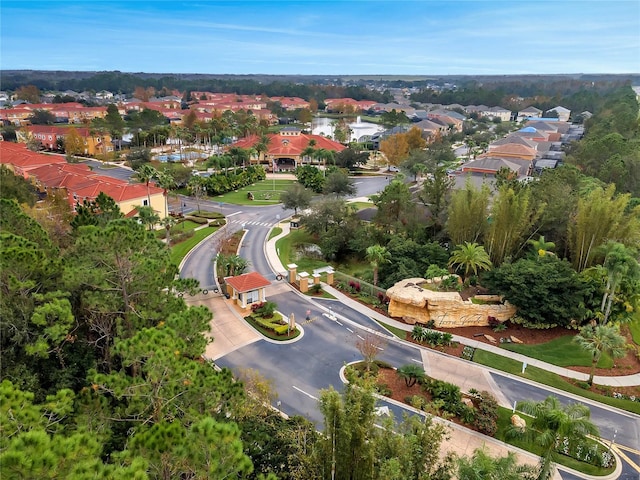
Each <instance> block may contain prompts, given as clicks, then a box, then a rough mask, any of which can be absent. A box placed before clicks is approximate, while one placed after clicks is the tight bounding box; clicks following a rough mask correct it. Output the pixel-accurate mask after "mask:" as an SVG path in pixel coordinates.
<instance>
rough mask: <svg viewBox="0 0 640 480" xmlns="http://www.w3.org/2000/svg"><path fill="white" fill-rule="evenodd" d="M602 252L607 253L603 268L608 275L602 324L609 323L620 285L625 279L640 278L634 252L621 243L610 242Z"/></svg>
mask: <svg viewBox="0 0 640 480" xmlns="http://www.w3.org/2000/svg"><path fill="white" fill-rule="evenodd" d="M602 250H603V251H604V252H605V253H606V256H605V259H604V264H603V267H604V269H605V271H606V273H607V284H606V287H605V291H604V295H603V296H602V305H601V306H600V310H601V311H602V314H603V317H602V318H603V320H602V323H607V321H608V320H609V316H610V315H611V306H612V304H613V299H614V297H615V296H616V292H617V291H618V287H619V286H620V283H622V280H623V279H624V278H626V279H627V280H629V281H634V280H637V279H638V278H640V265H639V264H638V261H637V260H636V259H635V257H634V254H633V252H632V251H631V250H630V249H629V248H627V247H626V246H625V245H623V244H621V243H617V242H608V243H607V244H606V245H604V246H603V247H602Z"/></svg>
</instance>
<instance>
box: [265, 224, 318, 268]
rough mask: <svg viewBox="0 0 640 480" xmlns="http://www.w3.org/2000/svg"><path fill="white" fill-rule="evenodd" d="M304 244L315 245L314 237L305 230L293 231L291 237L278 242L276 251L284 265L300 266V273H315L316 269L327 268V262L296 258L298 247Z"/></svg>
mask: <svg viewBox="0 0 640 480" xmlns="http://www.w3.org/2000/svg"><path fill="white" fill-rule="evenodd" d="M304 243H314V240H313V237H312V236H311V235H310V234H309V233H307V232H306V231H305V230H304V229H302V228H301V229H299V230H292V231H291V233H290V234H289V235H287V236H286V237H283V238H281V239H280V240H278V241H277V242H276V251H277V252H278V257H279V258H280V261H281V262H282V264H283V265H285V266H287V265H288V264H290V263H295V264H296V265H298V272H309V273H311V272H313V269H315V268H321V267H326V266H327V262H325V261H324V260H316V259H314V258H308V257H302V258H296V246H297V245H301V244H304Z"/></svg>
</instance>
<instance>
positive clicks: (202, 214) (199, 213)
mask: <svg viewBox="0 0 640 480" xmlns="http://www.w3.org/2000/svg"><path fill="white" fill-rule="evenodd" d="M190 215H191V216H193V217H202V218H208V219H209V220H213V219H224V214H222V213H220V212H207V211H204V210H198V211H196V212H192V213H191V214H190Z"/></svg>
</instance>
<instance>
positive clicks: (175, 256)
mask: <svg viewBox="0 0 640 480" xmlns="http://www.w3.org/2000/svg"><path fill="white" fill-rule="evenodd" d="M218 228H219V227H205V228H203V229H201V230H198V231H196V232H194V234H193V236H192V237H189V238H188V239H187V240H185V241H184V242H180V243H178V244H176V245H175V246H173V247H172V248H171V254H170V258H171V261H172V262H173V263H174V264H175V265H180V262H182V259H183V258H184V257H185V256H186V255H187V253H189V251H190V250H191V249H192V248H193V247H195V246H196V245H197V244H198V243H200V242H201V241H202V240H204V239H205V238H207V237H208V236H209V235H211V234H212V233H213V232H215V231H216V230H218Z"/></svg>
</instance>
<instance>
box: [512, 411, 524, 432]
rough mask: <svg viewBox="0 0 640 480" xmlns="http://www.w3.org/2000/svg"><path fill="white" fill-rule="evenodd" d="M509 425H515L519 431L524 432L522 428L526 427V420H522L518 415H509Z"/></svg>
mask: <svg viewBox="0 0 640 480" xmlns="http://www.w3.org/2000/svg"><path fill="white" fill-rule="evenodd" d="M511 425H513V426H514V427H516V429H517V430H518V431H519V432H521V433H522V432H524V429H525V428H527V422H525V421H524V418H522V417H521V416H520V415H517V414H513V415H511Z"/></svg>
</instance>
